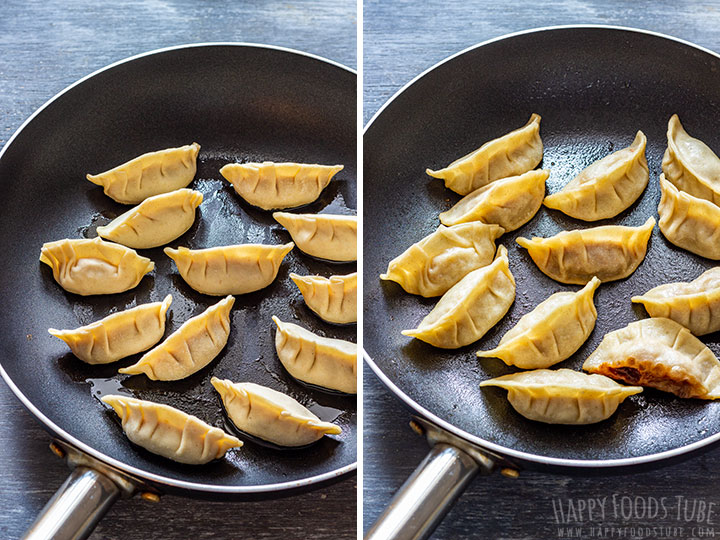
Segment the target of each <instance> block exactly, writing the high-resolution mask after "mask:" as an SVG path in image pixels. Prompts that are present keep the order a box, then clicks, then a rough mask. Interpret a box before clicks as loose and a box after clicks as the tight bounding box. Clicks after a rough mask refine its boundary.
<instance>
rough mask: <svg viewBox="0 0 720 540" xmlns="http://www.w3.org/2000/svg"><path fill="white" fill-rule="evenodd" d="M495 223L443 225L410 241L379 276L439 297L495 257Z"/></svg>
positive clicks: (499, 232) (499, 229)
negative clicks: (408, 245)
mask: <svg viewBox="0 0 720 540" xmlns="http://www.w3.org/2000/svg"><path fill="white" fill-rule="evenodd" d="M504 232H505V231H504V230H503V228H502V227H500V226H498V225H485V224H484V223H479V222H473V223H463V224H460V225H455V226H453V227H445V226H444V225H440V227H438V229H437V230H436V231H435V232H433V233H432V234H430V235H428V236H426V237H425V238H423V239H422V240H420V241H419V242H417V243H415V244H413V245H412V246H410V247H409V248H408V249H406V250H405V251H404V252H403V253H402V254H400V255H398V256H397V257H395V258H394V259H393V260H392V261H390V263H389V264H388V268H387V272H386V273H384V274H381V275H380V279H384V280H389V281H395V282H397V283H398V284H400V286H401V287H402V288H403V289H405V291H406V292H409V293H410V294H419V295H420V296H424V297H426V298H427V297H431V296H440V295H442V294H445V293H446V292H447V291H448V289H449V288H450V287H452V286H453V285H455V284H456V283H457V282H458V281H460V280H461V279H462V278H463V277H465V276H466V275H467V274H469V273H470V272H472V271H473V270H476V269H478V268H482V267H483V266H487V265H488V264H490V263H491V262H492V261H493V258H494V257H495V240H497V239H498V238H500V236H502V234H503V233H504Z"/></svg>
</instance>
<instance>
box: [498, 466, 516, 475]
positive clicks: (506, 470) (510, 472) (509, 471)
mask: <svg viewBox="0 0 720 540" xmlns="http://www.w3.org/2000/svg"><path fill="white" fill-rule="evenodd" d="M500 474H502V475H503V476H505V477H507V478H518V477H519V476H520V471H518V470H517V469H511V468H510V467H505V468H504V469H500Z"/></svg>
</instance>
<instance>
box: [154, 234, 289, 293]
mask: <svg viewBox="0 0 720 540" xmlns="http://www.w3.org/2000/svg"><path fill="white" fill-rule="evenodd" d="M293 246H294V244H293V243H292V242H290V243H289V244H282V245H265V244H239V245H235V246H220V247H214V248H206V249H188V248H186V247H179V248H177V249H173V248H169V247H166V248H165V249H164V250H163V251H164V252H165V255H167V256H168V257H170V258H171V259H172V260H173V261H175V266H177V269H178V272H180V275H181V276H182V278H183V279H184V280H185V282H186V283H187V284H188V285H190V287H192V288H193V289H195V290H196V291H198V292H200V293H203V294H209V295H212V296H226V295H228V294H247V293H250V292H254V291H258V290H260V289H264V288H265V287H267V286H268V285H270V284H271V283H272V282H273V281H275V278H276V277H277V274H278V271H279V270H280V264H281V263H282V261H283V259H284V258H285V255H287V254H288V253H290V251H291V250H292V248H293Z"/></svg>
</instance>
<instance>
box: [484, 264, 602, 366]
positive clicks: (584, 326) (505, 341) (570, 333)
mask: <svg viewBox="0 0 720 540" xmlns="http://www.w3.org/2000/svg"><path fill="white" fill-rule="evenodd" d="M599 285H600V280H599V279H598V278H596V277H594V278H592V280H591V281H589V282H588V284H587V285H585V287H583V288H582V289H581V290H579V291H577V292H569V291H563V292H558V293H555V294H553V295H551V296H550V297H549V298H548V299H547V300H545V301H543V302H541V303H540V304H539V305H538V306H537V307H536V308H535V309H534V310H532V311H531V312H530V313H527V314H525V315H523V316H522V317H521V318H520V320H519V321H518V323H517V324H516V325H515V326H514V327H513V328H512V329H511V330H509V331H508V332H507V333H506V334H505V335H504V336H503V337H502V339H501V340H500V343H499V344H498V346H497V347H495V348H494V349H492V350H489V351H479V352H478V353H477V355H478V356H480V357H484V358H499V359H500V360H502V361H503V362H505V363H506V364H507V365H508V366H517V367H519V368H522V369H538V368H547V367H550V366H552V365H554V364H557V363H558V362H562V361H563V360H567V359H568V358H570V356H572V355H573V354H574V353H575V351H577V350H578V349H579V348H580V346H581V345H582V344H583V343H585V341H586V340H587V338H588V337H589V336H590V333H591V332H592V331H593V328H595V321H596V320H597V310H596V309H595V304H594V303H593V295H594V294H595V289H597V288H598V286H599Z"/></svg>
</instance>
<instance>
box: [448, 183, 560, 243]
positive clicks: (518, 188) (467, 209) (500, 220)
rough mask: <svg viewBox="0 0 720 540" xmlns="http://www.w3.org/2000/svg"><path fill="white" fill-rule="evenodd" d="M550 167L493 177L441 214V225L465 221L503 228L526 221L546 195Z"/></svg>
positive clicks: (516, 225)
mask: <svg viewBox="0 0 720 540" xmlns="http://www.w3.org/2000/svg"><path fill="white" fill-rule="evenodd" d="M549 175H550V171H547V170H544V169H539V170H537V171H528V172H526V173H525V174H521V175H520V176H511V177H510V178H503V179H501V180H495V181H494V182H491V183H490V184H488V185H487V186H484V187H481V188H479V189H476V190H475V191H473V192H472V193H470V194H468V195H466V196H465V197H463V198H462V199H460V201H458V203H457V204H456V205H455V206H453V207H452V208H451V209H450V210H447V211H446V212H443V213H442V214H440V216H439V217H440V222H441V223H442V224H443V225H457V224H458V223H467V222H468V221H481V222H482V223H496V224H497V225H500V226H501V227H502V228H503V229H505V232H510V231H514V230H515V229H518V228H520V227H522V226H523V225H525V223H527V222H528V221H530V220H531V219H532V217H533V216H534V215H535V214H536V213H537V211H538V210H539V209H540V206H541V205H542V200H543V197H544V196H545V180H547V178H548V176H549Z"/></svg>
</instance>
